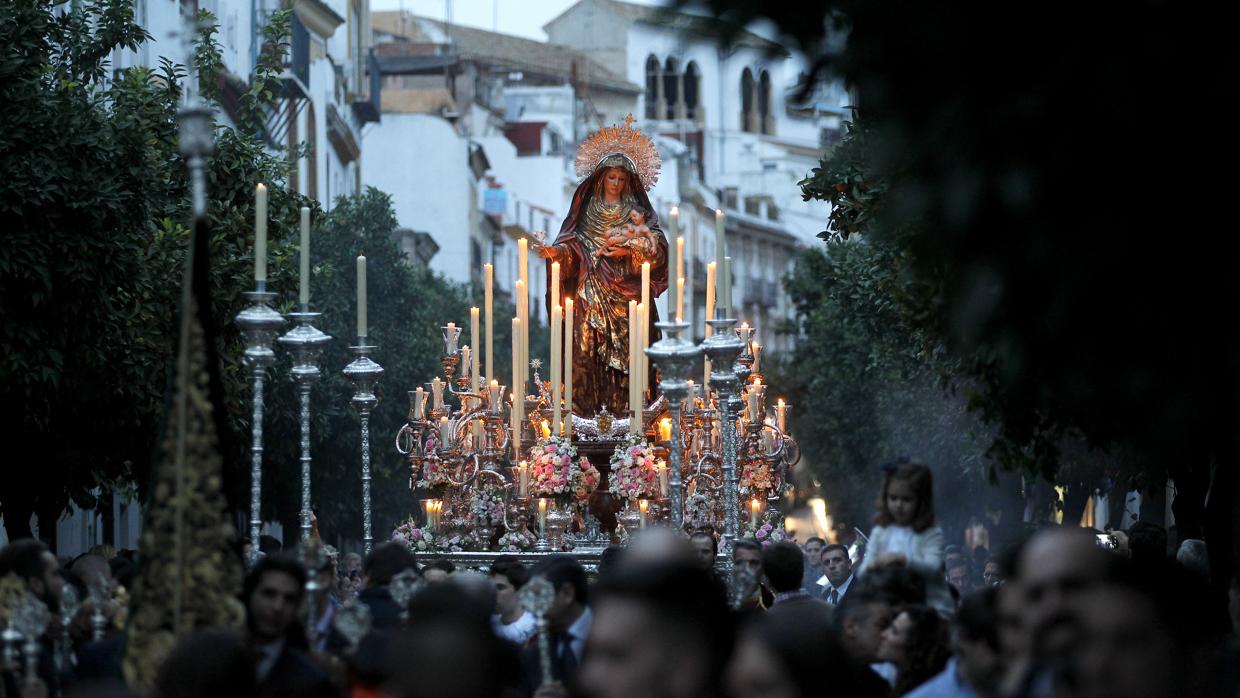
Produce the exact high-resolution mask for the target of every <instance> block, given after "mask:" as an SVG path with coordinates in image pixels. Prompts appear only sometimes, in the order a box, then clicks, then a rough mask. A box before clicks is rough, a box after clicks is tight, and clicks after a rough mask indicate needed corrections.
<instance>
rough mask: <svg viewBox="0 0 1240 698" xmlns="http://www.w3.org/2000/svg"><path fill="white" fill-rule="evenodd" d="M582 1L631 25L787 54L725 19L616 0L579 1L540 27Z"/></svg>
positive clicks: (546, 25)
mask: <svg viewBox="0 0 1240 698" xmlns="http://www.w3.org/2000/svg"><path fill="white" fill-rule="evenodd" d="M585 2H589V3H593V4H594V5H596V6H597V7H599V8H601V9H605V10H607V11H610V12H612V13H614V14H617V15H619V16H621V17H624V18H625V19H628V20H631V21H634V22H642V23H644V24H650V25H653V26H657V27H664V28H668V29H675V30H679V31H682V32H685V33H688V34H696V35H698V36H706V37H712V38H719V37H722V36H726V35H733V40H732V44H733V45H734V46H740V47H748V48H760V49H766V50H768V51H773V52H776V53H779V54H783V55H787V54H788V50H787V49H786V48H784V47H783V46H782V45H780V44H778V43H775V42H774V41H771V40H769V39H764V38H763V37H761V36H758V35H757V34H755V33H753V32H751V31H749V30H748V29H745V28H744V27H739V26H737V25H735V24H732V23H731V22H728V21H726V20H721V19H717V18H715V17H711V16H706V15H695V14H689V13H686V12H677V11H675V10H673V9H670V8H667V7H659V6H655V5H637V4H634V3H631V2H620V0H581V2H578V3H577V4H575V5H573V6H571V7H569V8H568V9H567V10H565V11H564V12H561V13H560V14H559V15H558V16H556V18H555V19H553V20H551V21H550V22H547V23H546V24H544V25H543V28H544V29H545V28H547V27H549V26H551V25H552V24H554V23H555V22H557V21H558V20H559V19H560V17H563V16H564V15H566V14H568V13H569V12H572V11H573V10H574V9H576V8H577V7H578V6H579V5H581V4H582V3H585Z"/></svg>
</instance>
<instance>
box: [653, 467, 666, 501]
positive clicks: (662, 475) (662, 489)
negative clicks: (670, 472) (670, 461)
mask: <svg viewBox="0 0 1240 698" xmlns="http://www.w3.org/2000/svg"><path fill="white" fill-rule="evenodd" d="M655 468H656V469H657V471H658V473H659V496H660V497H666V496H667V463H664V462H663V461H659V462H658V463H657V464H656V465H655Z"/></svg>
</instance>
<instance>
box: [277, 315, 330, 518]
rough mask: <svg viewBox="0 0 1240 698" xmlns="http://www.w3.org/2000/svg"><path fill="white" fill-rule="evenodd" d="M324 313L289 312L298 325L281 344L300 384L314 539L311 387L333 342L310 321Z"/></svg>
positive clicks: (304, 510) (304, 482)
mask: <svg viewBox="0 0 1240 698" xmlns="http://www.w3.org/2000/svg"><path fill="white" fill-rule="evenodd" d="M321 315H322V313H314V312H310V309H309V306H308V305H306V304H302V306H301V310H300V311H299V312H296V313H289V317H290V318H292V319H293V321H294V322H296V323H297V326H296V327H294V328H293V329H291V330H289V331H288V332H286V333H285V334H284V336H283V337H280V343H281V344H283V345H284V346H286V347H288V348H289V350H290V351H292V352H293V369H292V373H293V380H294V381H295V382H296V383H297V392H298V395H299V396H300V398H301V539H302V540H303V541H304V540H309V539H310V388H311V387H313V385H314V383H315V381H317V380H318V379H319V376H320V375H322V372H321V371H320V370H319V366H318V361H319V355H320V354H322V353H323V348H324V346H326V344H327V343H328V342H329V341H331V337H330V336H328V335H327V334H324V333H323V332H322V331H320V330H319V329H318V328H316V327H315V326H314V325H312V324H310V323H311V322H313V321H314V320H315V319H316V318H318V317H320V316H321Z"/></svg>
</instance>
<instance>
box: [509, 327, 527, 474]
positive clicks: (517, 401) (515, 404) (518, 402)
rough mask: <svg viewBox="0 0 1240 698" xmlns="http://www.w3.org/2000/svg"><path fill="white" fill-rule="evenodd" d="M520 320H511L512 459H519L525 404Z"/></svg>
mask: <svg viewBox="0 0 1240 698" xmlns="http://www.w3.org/2000/svg"><path fill="white" fill-rule="evenodd" d="M520 362H521V318H516V317H514V318H513V319H512V414H511V420H510V421H511V422H512V424H510V425H509V426H510V427H512V452H513V454H514V455H513V457H514V458H517V459H519V458H520V457H521V408H522V406H524V404H525V396H524V395H523V394H522V388H523V387H524V386H522V385H521V363H520Z"/></svg>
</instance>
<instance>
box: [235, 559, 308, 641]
mask: <svg viewBox="0 0 1240 698" xmlns="http://www.w3.org/2000/svg"><path fill="white" fill-rule="evenodd" d="M306 579H307V577H306V568H304V567H302V566H301V563H300V562H298V561H297V560H295V559H293V558H291V557H286V556H283V555H269V556H267V557H264V558H262V559H261V560H259V561H258V562H257V563H255V565H254V567H252V568H251V569H250V572H249V574H247V575H246V578H245V584H244V586H243V588H242V592H241V595H242V600H243V601H244V602H245V610H246V625H247V626H248V627H249V630H250V635H251V636H252V637H253V638H254V640H255V641H256V642H259V643H268V642H273V641H275V640H279V639H281V638H294V637H296V636H298V635H301V633H300V631H299V629H298V622H297V621H298V610H299V609H300V608H301V602H302V599H303V598H304V597H305V593H306Z"/></svg>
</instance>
